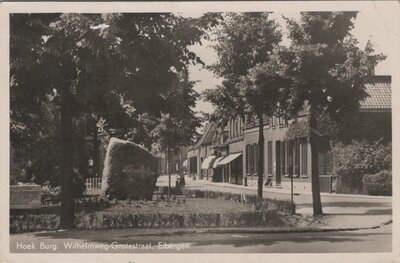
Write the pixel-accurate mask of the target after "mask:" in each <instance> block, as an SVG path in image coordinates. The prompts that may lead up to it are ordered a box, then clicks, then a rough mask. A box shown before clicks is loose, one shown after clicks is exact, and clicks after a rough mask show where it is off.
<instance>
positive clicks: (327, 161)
mask: <svg viewBox="0 0 400 263" xmlns="http://www.w3.org/2000/svg"><path fill="white" fill-rule="evenodd" d="M318 146H319V147H318V174H319V175H330V174H331V173H332V169H333V158H332V152H331V151H330V146H329V140H328V139H327V138H322V139H321V141H320V142H319V144H318Z"/></svg>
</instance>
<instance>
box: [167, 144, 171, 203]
mask: <svg viewBox="0 0 400 263" xmlns="http://www.w3.org/2000/svg"><path fill="white" fill-rule="evenodd" d="M167 154H168V198H169V197H171V158H170V156H171V151H170V149H169V147H168V150H167Z"/></svg>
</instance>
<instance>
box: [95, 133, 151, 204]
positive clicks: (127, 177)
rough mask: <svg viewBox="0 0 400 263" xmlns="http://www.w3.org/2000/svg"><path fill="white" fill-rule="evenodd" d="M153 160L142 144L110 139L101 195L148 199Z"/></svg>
mask: <svg viewBox="0 0 400 263" xmlns="http://www.w3.org/2000/svg"><path fill="white" fill-rule="evenodd" d="M157 165H158V164H157V159H156V157H154V156H153V155H152V154H151V153H150V152H149V151H147V150H146V149H144V148H143V147H141V146H139V145H137V144H135V143H133V142H128V141H123V140H119V139H116V138H111V140H110V143H109V145H108V149H107V155H106V159H105V162H104V170H103V178H102V186H101V195H102V196H104V197H108V198H109V199H114V198H116V199H133V200H140V199H147V200H151V199H152V196H153V192H154V189H155V186H156V182H157V176H158V175H157Z"/></svg>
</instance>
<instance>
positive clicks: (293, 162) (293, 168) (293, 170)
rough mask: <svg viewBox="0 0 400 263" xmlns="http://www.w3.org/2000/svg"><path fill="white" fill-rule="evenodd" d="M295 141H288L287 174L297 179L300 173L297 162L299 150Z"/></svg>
mask: <svg viewBox="0 0 400 263" xmlns="http://www.w3.org/2000/svg"><path fill="white" fill-rule="evenodd" d="M299 148H300V147H299V144H298V143H297V141H289V149H288V151H289V169H288V170H289V171H288V172H289V174H292V175H293V177H297V176H298V175H299V173H300V171H299V162H300V158H299V157H300V156H299V155H300V149H299Z"/></svg>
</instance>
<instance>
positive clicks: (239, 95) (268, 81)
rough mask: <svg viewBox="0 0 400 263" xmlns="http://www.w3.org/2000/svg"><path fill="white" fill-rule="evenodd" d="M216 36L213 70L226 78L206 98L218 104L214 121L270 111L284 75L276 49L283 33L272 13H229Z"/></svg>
mask: <svg viewBox="0 0 400 263" xmlns="http://www.w3.org/2000/svg"><path fill="white" fill-rule="evenodd" d="M216 35H217V38H216V41H217V44H216V45H215V46H214V48H215V50H216V51H217V55H218V60H217V62H216V63H215V64H213V65H211V66H210V69H212V70H213V71H214V73H215V74H216V75H218V76H220V77H222V78H224V80H223V82H222V85H220V86H218V87H217V88H216V89H208V90H206V91H205V92H204V94H203V97H204V98H205V99H206V100H207V101H210V102H211V103H212V104H214V105H216V106H217V108H216V111H215V112H214V113H213V116H212V120H213V121H217V122H218V124H219V126H222V127H223V126H225V124H226V123H227V121H229V120H230V119H231V118H233V117H235V116H238V115H240V116H243V115H244V114H245V113H250V114H255V111H257V112H260V111H268V110H269V108H270V107H271V105H272V104H275V99H276V97H277V96H276V95H275V94H276V92H277V91H278V89H279V87H281V86H279V85H277V82H278V81H277V80H276V78H277V77H278V78H279V77H282V75H280V74H279V73H280V72H279V71H278V70H279V68H278V67H276V63H277V61H276V60H274V59H273V58H274V57H273V54H272V50H273V49H274V47H276V46H277V44H278V43H279V42H280V40H281V38H282V33H281V31H280V29H279V27H278V24H277V23H276V22H275V21H274V20H272V19H270V18H269V13H227V14H225V17H224V21H223V22H222V23H221V27H220V29H218V30H217V32H216ZM280 84H282V83H280ZM278 86H279V87H278ZM266 94H269V95H268V96H266ZM267 98H271V100H272V101H271V100H268V99H267Z"/></svg>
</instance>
